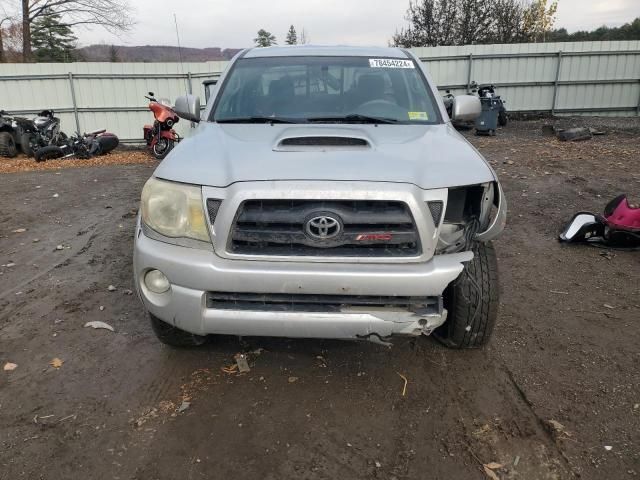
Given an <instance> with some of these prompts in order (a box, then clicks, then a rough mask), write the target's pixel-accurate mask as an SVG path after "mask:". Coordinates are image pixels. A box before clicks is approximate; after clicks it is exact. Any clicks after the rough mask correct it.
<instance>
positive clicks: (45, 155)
mask: <svg viewBox="0 0 640 480" xmlns="http://www.w3.org/2000/svg"><path fill="white" fill-rule="evenodd" d="M119 143H120V140H119V139H118V137H117V136H116V135H114V134H113V133H107V131H106V130H104V129H103V130H96V131H95V132H90V133H85V134H82V135H80V134H77V135H74V136H71V137H68V138H67V139H66V140H65V143H64V144H62V145H47V146H45V147H41V148H39V149H38V150H37V151H36V152H35V159H36V162H44V161H46V160H54V159H56V158H69V157H76V158H82V159H86V158H91V157H95V156H98V155H104V154H106V153H109V152H110V151H112V150H113V149H114V148H116V147H117V146H118V144H119Z"/></svg>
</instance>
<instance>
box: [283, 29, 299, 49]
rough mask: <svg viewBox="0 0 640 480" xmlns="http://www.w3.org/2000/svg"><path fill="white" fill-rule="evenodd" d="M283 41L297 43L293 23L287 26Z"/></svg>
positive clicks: (288, 43) (291, 43) (289, 43)
mask: <svg viewBox="0 0 640 480" xmlns="http://www.w3.org/2000/svg"><path fill="white" fill-rule="evenodd" d="M284 43H286V44H287V45H297V44H298V34H297V33H296V28H295V27H294V26H293V25H291V26H290V27H289V31H288V32H287V39H286V40H285V42H284Z"/></svg>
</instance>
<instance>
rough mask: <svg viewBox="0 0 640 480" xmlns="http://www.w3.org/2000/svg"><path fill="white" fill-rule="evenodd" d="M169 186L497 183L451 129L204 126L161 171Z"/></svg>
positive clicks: (176, 151)
mask: <svg viewBox="0 0 640 480" xmlns="http://www.w3.org/2000/svg"><path fill="white" fill-rule="evenodd" d="M155 176H156V177H158V178H163V179H166V180H172V181H178V182H183V183H191V184H197V185H207V186H211V187H226V186H228V185H231V184H232V183H236V182H249V181H267V180H324V181H370V182H395V183H411V184H415V185H417V186H419V187H420V188H423V189H431V188H444V187H451V186H459V185H471V184H476V183H483V182H489V181H492V180H493V179H494V178H495V176H494V174H493V171H492V170H491V168H490V167H489V165H488V164H487V163H486V161H485V160H484V158H483V157H482V156H481V155H480V154H479V153H478V152H477V151H476V150H475V149H474V148H473V147H472V146H471V144H469V143H468V142H467V141H466V140H465V139H464V137H462V136H461V135H460V134H459V133H458V132H456V131H455V129H454V128H453V127H451V125H449V124H442V125H402V126H400V125H378V126H376V125H370V124H367V125H361V124H357V125H345V124H338V125H335V124H331V125H299V124H295V125H292V124H274V125H270V124H218V123H210V122H202V123H201V124H200V125H199V126H198V128H197V131H196V133H195V134H194V135H193V136H191V137H190V138H188V139H185V140H183V141H182V142H180V143H179V144H178V145H177V146H176V148H175V149H174V150H173V151H172V152H171V153H170V154H169V155H168V156H167V158H165V159H164V160H163V161H162V163H161V164H160V165H159V166H158V168H157V169H156V172H155Z"/></svg>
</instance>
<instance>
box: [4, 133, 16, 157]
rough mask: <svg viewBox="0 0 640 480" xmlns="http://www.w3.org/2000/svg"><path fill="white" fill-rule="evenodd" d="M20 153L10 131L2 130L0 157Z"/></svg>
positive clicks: (13, 155)
mask: <svg viewBox="0 0 640 480" xmlns="http://www.w3.org/2000/svg"><path fill="white" fill-rule="evenodd" d="M17 154H18V148H17V147H16V141H15V140H14V138H13V135H11V134H10V133H9V132H0V157H9V158H13V157H15V156H16V155H17Z"/></svg>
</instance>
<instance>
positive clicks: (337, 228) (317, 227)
mask: <svg viewBox="0 0 640 480" xmlns="http://www.w3.org/2000/svg"><path fill="white" fill-rule="evenodd" d="M304 230H305V232H306V234H307V235H309V236H310V237H311V238H313V239H314V240H329V239H331V238H335V237H337V236H338V235H340V233H341V232H342V222H341V221H340V218H339V217H338V216H336V215H332V214H329V213H327V214H323V215H316V216H313V217H311V218H310V219H309V220H307V223H306V224H305V226H304Z"/></svg>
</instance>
